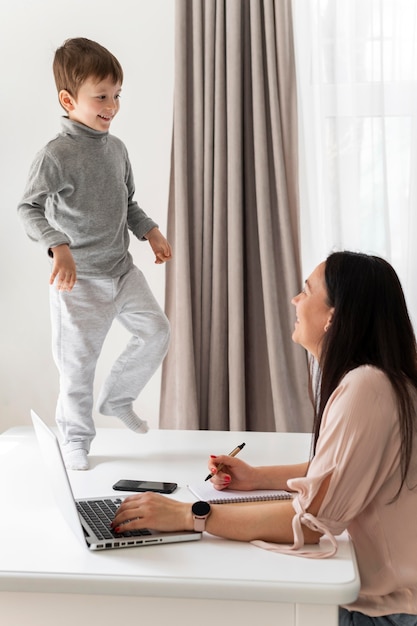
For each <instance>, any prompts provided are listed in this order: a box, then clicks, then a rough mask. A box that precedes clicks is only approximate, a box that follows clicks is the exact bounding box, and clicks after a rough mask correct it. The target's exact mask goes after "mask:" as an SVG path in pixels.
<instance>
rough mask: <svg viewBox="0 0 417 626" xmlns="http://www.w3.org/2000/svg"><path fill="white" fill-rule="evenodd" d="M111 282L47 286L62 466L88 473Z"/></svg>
mask: <svg viewBox="0 0 417 626" xmlns="http://www.w3.org/2000/svg"><path fill="white" fill-rule="evenodd" d="M112 286H113V285H112V281H111V280H100V281H98V280H89V279H79V280H78V281H77V282H76V284H75V286H74V288H73V290H72V291H71V292H59V291H57V289H56V288H55V287H53V286H52V287H51V291H50V303H51V321H52V350H53V356H54V359H55V363H56V365H57V367H58V370H59V376H60V378H59V387H60V390H59V398H58V403H57V411H56V421H57V424H58V427H59V430H60V433H61V439H62V450H63V454H64V458H65V461H66V464H67V467H68V468H70V469H87V468H88V462H87V453H88V452H89V449H90V444H91V441H92V440H93V438H94V436H95V427H94V422H93V417H92V409H93V384H94V374H95V369H96V364H97V359H98V357H99V355H100V352H101V348H102V346H103V342H104V340H105V337H106V335H107V333H108V331H109V328H110V326H111V323H112V319H113V314H114V309H113V307H112Z"/></svg>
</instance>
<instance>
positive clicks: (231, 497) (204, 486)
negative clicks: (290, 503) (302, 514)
mask: <svg viewBox="0 0 417 626" xmlns="http://www.w3.org/2000/svg"><path fill="white" fill-rule="evenodd" d="M188 489H189V490H190V491H191V493H192V494H194V495H195V496H196V497H197V498H198V499H199V500H203V501H204V502H210V503H211V504H227V503H238V502H267V501H268V500H291V499H292V494H291V493H290V492H289V491H283V490H282V489H257V490H256V491H233V489H224V490H223V491H219V490H218V489H215V488H214V487H213V485H212V483H210V482H204V483H201V484H198V485H188Z"/></svg>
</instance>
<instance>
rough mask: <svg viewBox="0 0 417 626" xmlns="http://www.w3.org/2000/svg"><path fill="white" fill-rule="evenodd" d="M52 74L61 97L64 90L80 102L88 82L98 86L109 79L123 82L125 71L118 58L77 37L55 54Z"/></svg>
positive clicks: (88, 40) (104, 49) (93, 43)
mask: <svg viewBox="0 0 417 626" xmlns="http://www.w3.org/2000/svg"><path fill="white" fill-rule="evenodd" d="M52 68H53V72H54V77H55V84H56V87H57V90H58V93H59V92H60V91H62V90H63V89H65V90H66V91H68V93H69V94H70V95H71V96H72V97H73V98H77V95H78V90H79V88H80V87H81V85H82V84H83V83H84V82H85V81H86V80H87V79H88V78H91V77H93V78H96V79H97V82H99V81H100V80H103V79H104V78H107V77H108V76H109V77H110V78H112V79H113V80H114V82H115V83H117V82H120V83H122V82H123V70H122V67H121V65H120V63H119V61H118V60H117V59H116V57H115V56H114V55H113V54H112V53H111V52H109V51H108V50H107V49H106V48H104V47H103V46H101V45H100V44H99V43H96V42H95V41H91V40H90V39H85V38H84V37H77V38H74V39H67V40H66V41H64V43H63V45H62V46H61V47H60V48H58V50H57V51H56V52H55V57H54V61H53V65H52Z"/></svg>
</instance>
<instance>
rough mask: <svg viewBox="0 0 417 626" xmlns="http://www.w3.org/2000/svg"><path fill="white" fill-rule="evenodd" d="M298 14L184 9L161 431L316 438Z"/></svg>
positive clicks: (202, 2)
mask: <svg viewBox="0 0 417 626" xmlns="http://www.w3.org/2000/svg"><path fill="white" fill-rule="evenodd" d="M296 119H297V111H296V94H295V73H294V55H293V39H292V26H291V2H290V0H279V1H278V0H277V1H276V2H274V1H273V0H176V51H175V102H174V134H173V150H172V168H171V188H170V199H169V210H168V238H169V240H170V241H171V243H172V245H173V251H174V259H173V261H172V262H171V263H169V264H168V266H167V287H166V312H167V315H168V317H169V319H170V321H171V326H172V339H171V345H170V349H169V352H168V355H167V357H166V360H165V362H164V366H163V372H162V394H161V415H160V426H161V428H184V429H210V430H258V431H305V430H311V422H312V417H311V416H312V409H311V405H310V402H309V400H308V393H307V361H306V354H305V353H304V351H303V349H302V348H300V347H299V346H295V345H294V344H293V343H292V341H291V333H292V329H293V326H294V319H295V316H294V309H293V307H292V305H291V304H290V300H291V297H292V296H293V295H294V294H295V293H297V292H298V291H299V289H300V284H301V276H300V256H299V241H298V195H297V186H298V182H297V129H296Z"/></svg>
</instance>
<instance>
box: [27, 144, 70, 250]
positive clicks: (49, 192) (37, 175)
mask: <svg viewBox="0 0 417 626" xmlns="http://www.w3.org/2000/svg"><path fill="white" fill-rule="evenodd" d="M62 180H63V177H62V173H61V168H60V166H59V163H58V162H57V161H56V159H55V158H54V157H53V156H52V155H51V154H50V153H49V152H48V151H47V150H46V149H44V150H42V151H41V152H39V153H38V154H37V156H36V157H35V160H34V161H33V163H32V166H31V168H30V171H29V177H28V181H27V184H26V188H25V191H24V194H23V197H22V199H21V201H20V203H19V205H18V208H17V211H18V215H19V217H20V218H21V220H22V222H23V226H24V229H25V231H26V234H27V235H28V237H29V238H30V239H31V240H32V241H36V242H38V243H39V244H40V245H41V246H42V247H43V248H44V249H45V250H46V251H48V250H49V249H50V248H53V247H54V246H59V245H61V244H68V245H70V244H71V241H70V239H69V238H68V237H67V235H66V234H64V233H63V232H61V231H60V230H59V229H57V228H56V227H55V225H54V224H53V223H51V220H50V219H48V217H47V213H48V208H51V209H52V207H53V204H54V199H56V198H57V197H58V196H59V195H60V194H62V195H65V185H64V184H63V183H62ZM52 212H53V211H52V210H51V214H52Z"/></svg>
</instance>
